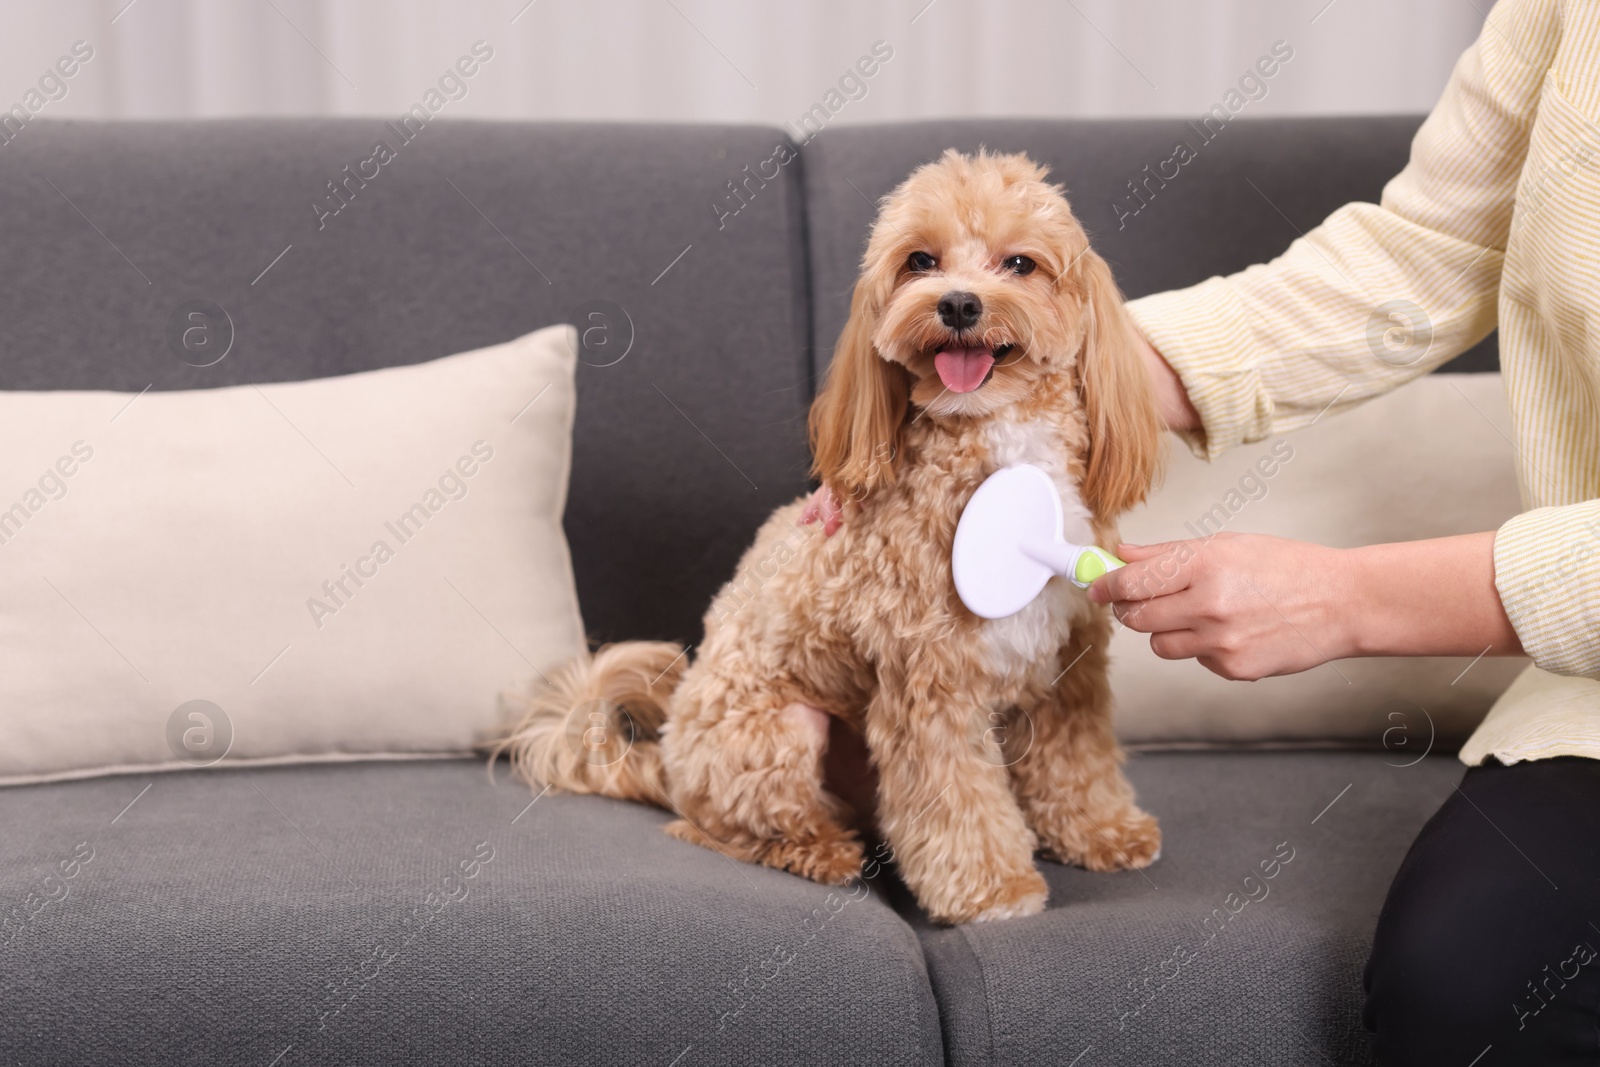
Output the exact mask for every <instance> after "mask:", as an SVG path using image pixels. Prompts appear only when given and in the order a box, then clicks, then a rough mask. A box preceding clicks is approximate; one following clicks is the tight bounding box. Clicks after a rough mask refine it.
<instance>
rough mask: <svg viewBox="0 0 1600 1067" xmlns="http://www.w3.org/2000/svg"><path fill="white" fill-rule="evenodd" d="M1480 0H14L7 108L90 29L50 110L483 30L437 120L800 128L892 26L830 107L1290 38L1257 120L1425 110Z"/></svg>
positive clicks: (227, 91) (359, 59)
mask: <svg viewBox="0 0 1600 1067" xmlns="http://www.w3.org/2000/svg"><path fill="white" fill-rule="evenodd" d="M1489 2H1490V0H1332V2H1331V3H1330V2H1329V0H933V2H932V3H931V4H930V3H928V0H533V2H532V3H528V2H527V0H132V3H131V4H130V3H129V0H6V2H5V3H4V4H3V5H0V106H9V105H10V104H12V103H17V102H21V101H22V100H23V98H24V96H25V94H27V93H28V92H29V90H30V89H33V88H35V87H36V86H37V84H38V81H39V79H40V77H41V76H43V75H45V74H46V72H47V70H48V68H50V67H51V65H52V64H53V63H54V62H55V61H56V59H57V58H58V57H59V56H62V55H67V54H68V53H69V51H70V49H71V47H72V45H73V43H74V42H75V41H79V40H82V41H84V42H87V44H88V45H89V46H90V47H92V48H93V50H94V55H93V58H92V59H91V60H90V61H89V62H87V63H85V64H83V65H82V67H81V69H79V70H78V71H77V72H76V73H75V74H74V75H73V77H72V78H71V79H64V80H63V81H62V82H61V83H60V84H61V86H63V87H64V89H65V95H64V96H60V95H59V94H60V89H58V88H57V87H56V83H54V82H49V83H48V84H47V86H46V88H47V90H48V91H49V92H50V93H52V94H55V95H58V96H59V99H54V100H50V101H49V102H48V103H46V104H45V106H44V108H43V110H42V113H43V114H46V115H51V116H57V117H77V118H119V119H120V118H128V119H143V118H190V117H221V116H238V115H383V116H391V115H395V114H398V113H399V112H401V111H403V110H405V109H406V108H408V107H409V106H410V105H411V104H413V103H415V102H417V101H418V100H419V99H421V98H422V96H423V94H424V93H425V92H426V90H428V89H429V88H430V87H434V86H436V85H437V84H438V81H439V79H440V77H441V75H444V74H445V72H446V70H447V68H448V67H449V66H450V65H451V64H452V63H454V62H455V61H456V60H457V59H458V58H459V57H461V56H464V55H468V54H469V51H470V48H471V46H472V45H473V43H474V42H476V41H480V40H481V41H483V42H485V44H486V45H487V46H488V47H489V48H491V49H493V58H492V59H491V60H489V61H488V62H487V63H485V64H483V65H482V67H481V69H479V70H478V71H477V73H476V74H475V75H474V76H473V77H472V78H471V79H470V80H468V81H467V82H466V86H465V87H466V95H465V96H464V97H463V98H461V99H459V100H454V101H452V102H450V103H449V104H448V106H446V107H445V108H444V113H445V114H447V115H451V116H456V117H475V118H499V119H573V120H636V121H685V122H751V123H766V124H780V123H784V122H789V123H794V122H795V121H796V120H798V118H799V116H800V115H801V114H802V113H803V112H805V111H806V110H807V109H808V108H810V107H811V106H812V105H813V104H816V103H819V102H823V101H824V99H825V97H826V94H827V93H828V92H829V90H830V89H834V88H836V87H837V85H838V82H839V79H840V77H841V75H843V74H845V73H846V71H847V70H848V69H849V68H850V67H851V66H852V64H854V63H855V62H856V61H857V59H858V58H859V57H861V56H864V55H867V54H869V53H870V52H871V50H872V47H873V45H874V43H875V42H878V41H882V42H885V45H886V46H887V47H888V48H890V49H892V50H893V58H892V59H890V60H889V61H888V62H886V63H884V64H882V67H881V69H880V70H878V71H877V72H876V73H875V74H874V75H873V77H872V78H871V79H869V80H865V81H864V86H865V95H861V90H860V89H855V88H854V87H853V86H850V85H847V88H851V89H852V91H853V92H854V93H855V95H857V96H858V97H859V99H852V100H848V101H847V102H846V103H845V105H844V106H843V107H842V108H841V109H840V110H839V113H838V115H837V116H836V117H835V118H834V119H833V121H835V122H882V121H891V120H901V119H916V118H932V117H944V116H1056V117H1065V116H1071V117H1100V116H1108V117H1125V116H1153V115H1184V116H1186V115H1193V114H1198V113H1199V112H1201V111H1204V110H1206V109H1207V108H1209V107H1210V106H1211V105H1212V104H1214V103H1217V102H1219V101H1220V100H1222V99H1223V97H1224V95H1225V94H1226V93H1227V92H1228V91H1229V90H1230V89H1233V88H1235V87H1237V86H1238V84H1239V81H1240V78H1241V76H1242V75H1244V74H1245V73H1246V72H1247V71H1248V70H1249V69H1250V68H1251V67H1252V66H1253V65H1254V64H1255V63H1256V61H1257V60H1258V58H1259V57H1261V56H1264V55H1267V54H1269V53H1270V52H1271V50H1272V47H1273V45H1274V43H1275V42H1278V41H1283V42H1285V43H1286V45H1287V46H1288V48H1290V49H1292V50H1293V58H1292V59H1291V60H1290V61H1289V62H1287V63H1285V64H1283V65H1282V66H1281V68H1280V69H1279V70H1278V71H1277V73H1276V74H1275V75H1274V76H1273V77H1272V78H1271V79H1270V80H1267V81H1265V82H1264V83H1263V88H1264V90H1265V95H1261V89H1254V88H1252V91H1253V92H1254V93H1255V95H1257V96H1259V99H1256V100H1252V101H1251V102H1250V103H1249V104H1248V105H1247V106H1246V107H1245V109H1244V113H1245V114H1248V115H1283V114H1349V113H1373V112H1418V111H1426V110H1427V109H1428V108H1430V107H1431V106H1432V105H1433V103H1434V101H1435V100H1436V99H1437V98H1438V95H1439V92H1440V90H1441V89H1442V88H1443V86H1444V83H1445V80H1446V78H1447V77H1448V75H1449V72H1450V69H1451V67H1452V65H1453V64H1454V63H1455V60H1456V58H1457V57H1458V56H1459V55H1460V53H1461V51H1462V50H1463V49H1464V48H1466V47H1467V45H1469V44H1470V43H1471V42H1472V40H1473V38H1474V37H1475V36H1476V34H1477V32H1478V30H1479V28H1480V27H1481V25H1482V22H1483V19H1484V15H1485V12H1487V10H1488V8H1489ZM844 95H845V94H843V93H841V94H840V97H841V98H842V97H844ZM835 99H839V98H835Z"/></svg>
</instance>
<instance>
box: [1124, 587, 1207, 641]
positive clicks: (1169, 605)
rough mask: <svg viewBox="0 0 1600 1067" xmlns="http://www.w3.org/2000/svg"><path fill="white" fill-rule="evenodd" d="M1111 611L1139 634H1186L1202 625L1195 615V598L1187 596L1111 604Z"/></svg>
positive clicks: (1190, 595) (1186, 593)
mask: <svg viewBox="0 0 1600 1067" xmlns="http://www.w3.org/2000/svg"><path fill="white" fill-rule="evenodd" d="M1111 611H1112V613H1113V614H1114V615H1116V617H1117V621H1118V622H1120V623H1122V625H1124V626H1126V627H1127V628H1128V629H1130V630H1137V631H1139V632H1140V633H1142V634H1159V633H1165V632H1168V631H1172V630H1189V629H1193V628H1194V627H1195V626H1197V625H1199V624H1200V623H1201V622H1203V621H1204V620H1202V619H1201V618H1200V617H1199V616H1198V615H1197V613H1196V611H1195V598H1194V595H1193V594H1192V593H1188V592H1184V593H1179V594H1176V595H1173V596H1158V597H1153V598H1151V599H1149V600H1124V601H1118V602H1113V603H1112V605H1111Z"/></svg>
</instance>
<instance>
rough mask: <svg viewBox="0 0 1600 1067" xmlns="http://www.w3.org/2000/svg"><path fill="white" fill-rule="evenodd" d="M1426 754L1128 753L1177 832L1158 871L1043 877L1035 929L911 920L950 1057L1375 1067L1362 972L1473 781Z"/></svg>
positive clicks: (1093, 1064) (1167, 840)
mask: <svg viewBox="0 0 1600 1067" xmlns="http://www.w3.org/2000/svg"><path fill="white" fill-rule="evenodd" d="M1415 758H1416V757H1415V755H1414V754H1413V755H1404V756H1402V755H1399V754H1396V753H1392V752H1377V753H1357V752H1282V751H1279V752H1231V753H1222V752H1183V753H1160V754H1155V753H1149V754H1144V755H1137V756H1134V757H1133V758H1132V759H1130V761H1129V764H1128V772H1129V776H1130V777H1131V779H1132V780H1133V783H1134V786H1135V787H1136V788H1137V789H1138V791H1139V798H1140V802H1141V804H1142V805H1143V806H1144V807H1145V808H1146V810H1148V811H1150V812H1152V813H1154V814H1155V815H1157V816H1158V817H1159V818H1160V819H1161V823H1162V829H1163V832H1164V840H1163V845H1162V856H1161V859H1159V860H1158V861H1157V862H1156V863H1155V864H1154V865H1152V866H1151V867H1150V868H1148V869H1147V870H1145V871H1142V872H1139V871H1129V872H1120V873H1117V874H1094V873H1091V872H1088V871H1084V870H1080V869H1078V868H1075V867H1064V866H1060V865H1057V864H1053V863H1043V864H1041V866H1042V868H1043V869H1044V871H1045V877H1046V878H1047V879H1048V881H1049V883H1050V904H1049V907H1048V908H1047V909H1046V911H1045V912H1044V913H1043V914H1041V915H1038V916H1034V917H1031V918H1027V919H1017V920H1012V921H1010V922H1002V923H992V924H986V925H980V926H967V927H961V928H954V929H949V928H939V927H933V926H930V925H928V924H927V923H926V922H924V921H921V920H920V919H914V922H916V923H917V924H918V926H919V933H920V935H921V937H922V942H923V950H924V952H925V953H926V955H927V960H928V969H929V974H930V977H931V978H932V980H933V985H934V989H935V991H936V993H937V995H938V999H939V1006H940V1010H941V1014H942V1016H943V1019H944V1025H945V1043H946V1054H947V1058H948V1061H949V1062H950V1063H952V1064H1018V1065H1029V1067H1031V1065H1035V1064H1042V1063H1052V1064H1062V1065H1065V1064H1069V1063H1070V1064H1077V1065H1078V1067H1109V1065H1112V1064H1131V1065H1139V1067H1148V1065H1149V1064H1155V1063H1182V1064H1187V1065H1193V1067H1204V1065H1210V1064H1216V1065H1232V1064H1239V1063H1275V1064H1285V1065H1291V1064H1307V1065H1319V1067H1326V1065H1327V1064H1354V1063H1366V1062H1368V1056H1367V1039H1366V1034H1365V1032H1364V1031H1363V1029H1362V1027H1361V1018H1360V1014H1361V1002H1362V991H1361V971H1362V968H1363V967H1364V966H1365V963H1366V958H1367V950H1368V948H1369V947H1370V944H1371V938H1372V931H1373V928H1374V926H1375V925H1376V923H1377V917H1378V910H1379V908H1380V907H1381V906H1382V904H1383V898H1384V894H1385V892H1386V891H1387V890H1388V887H1389V881H1390V879H1391V878H1392V877H1393V875H1394V872H1395V870H1396V869H1397V868H1398V867H1399V866H1400V861H1401V859H1402V858H1403V856H1404V855H1405V852H1406V849H1407V848H1408V847H1409V845H1410V843H1411V841H1412V839H1413V838H1414V837H1415V836H1416V834H1417V832H1418V831H1419V830H1420V829H1421V828H1422V825H1423V823H1424V822H1426V821H1427V819H1428V817H1429V816H1430V815H1432V813H1433V812H1434V811H1435V810H1436V809H1437V808H1438V807H1439V805H1440V804H1441V803H1442V802H1443V801H1444V799H1445V798H1446V797H1447V796H1448V795H1449V794H1450V792H1451V791H1452V789H1453V788H1454V787H1455V784H1456V783H1457V782H1458V781H1459V780H1460V778H1461V775H1462V773H1463V768H1462V766H1461V765H1460V764H1459V763H1458V762H1456V761H1455V760H1453V759H1450V758H1448V757H1430V758H1427V759H1423V760H1421V761H1420V762H1418V763H1415V765H1412V766H1406V764H1410V763H1412V761H1413V760H1414V759H1415ZM1330 804H1331V806H1330ZM1080 1056H1081V1059H1074V1057H1080Z"/></svg>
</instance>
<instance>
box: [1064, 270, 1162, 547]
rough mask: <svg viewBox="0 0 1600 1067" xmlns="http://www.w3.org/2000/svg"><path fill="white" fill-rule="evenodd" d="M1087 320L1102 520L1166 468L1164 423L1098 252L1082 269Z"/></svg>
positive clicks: (1083, 388) (1085, 373) (1088, 409)
mask: <svg viewBox="0 0 1600 1067" xmlns="http://www.w3.org/2000/svg"><path fill="white" fill-rule="evenodd" d="M1077 273H1078V280H1079V283H1080V285H1081V287H1082V290H1083V306H1084V313H1085V314H1086V315H1087V316H1088V322H1087V323H1086V327H1085V332H1084V342H1083V351H1082V352H1081V353H1080V354H1079V356H1078V389H1079V393H1080V395H1081V397H1082V399H1083V407H1084V411H1085V413H1086V414H1087V416H1088V419H1089V463H1088V470H1087V472H1086V473H1085V475H1084V482H1083V496H1084V503H1085V504H1087V505H1088V506H1089V510H1090V511H1092V512H1093V513H1094V514H1095V515H1097V516H1100V517H1102V518H1110V517H1113V516H1115V515H1118V514H1121V513H1122V512H1124V511H1127V510H1128V509H1129V508H1131V507H1133V506H1134V505H1135V504H1137V503H1139V502H1140V501H1141V500H1143V499H1144V497H1145V494H1146V493H1147V492H1149V490H1150V487H1151V485H1152V484H1153V483H1154V482H1155V479H1156V477H1157V475H1158V474H1159V473H1160V468H1161V421H1160V417H1159V416H1158V414H1157V412H1156V405H1155V394H1154V391H1153V390H1152V388H1151V385H1150V377H1149V372H1148V371H1147V370H1146V369H1145V366H1144V363H1143V361H1142V359H1141V357H1140V354H1139V349H1138V347H1137V345H1136V343H1135V339H1134V338H1135V334H1134V330H1135V329H1136V327H1135V326H1134V325H1133V321H1132V320H1131V319H1130V318H1129V317H1128V313H1127V312H1126V311H1125V310H1124V309H1123V307H1122V293H1121V292H1119V291H1118V289H1117V283H1116V280H1115V279H1114V278H1113V277H1112V275H1111V268H1110V267H1109V266H1107V265H1106V261H1105V260H1103V259H1101V258H1100V257H1099V255H1097V254H1096V253H1095V252H1094V251H1093V250H1090V251H1086V252H1084V253H1083V255H1082V256H1081V257H1080V258H1079V260H1078V264H1077Z"/></svg>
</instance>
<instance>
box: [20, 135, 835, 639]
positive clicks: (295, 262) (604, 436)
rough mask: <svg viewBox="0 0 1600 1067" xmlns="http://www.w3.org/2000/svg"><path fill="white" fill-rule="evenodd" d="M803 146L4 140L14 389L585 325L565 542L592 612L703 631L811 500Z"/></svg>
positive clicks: (289, 365) (166, 385) (312, 369)
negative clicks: (735, 188)
mask: <svg viewBox="0 0 1600 1067" xmlns="http://www.w3.org/2000/svg"><path fill="white" fill-rule="evenodd" d="M407 137H409V140H408V139H407ZM782 139H783V135H782V134H781V133H778V132H776V131H772V130H765V129H759V128H750V127H721V126H719V127H696V126H665V125H653V126H649V125H638V126H631V125H592V124H522V123H486V122H444V121H431V122H429V123H428V124H426V125H425V126H421V127H420V128H419V127H417V126H416V125H415V120H413V125H412V126H410V127H408V128H406V129H405V130H401V129H399V128H398V124H397V123H388V122H385V121H384V120H381V119H338V120H244V121H234V120H229V121H219V122H179V123H165V122H153V123H152V122H127V123H115V122H113V123H99V122H51V121H48V120H41V121H38V122H34V123H29V125H28V126H27V128H26V129H25V130H24V131H23V132H22V133H21V134H19V135H18V136H16V137H15V138H13V139H12V140H11V141H10V142H9V143H7V144H5V145H4V147H3V148H0V233H3V234H4V235H5V241H6V255H5V256H4V257H0V323H4V328H3V329H0V389H114V390H125V391H129V392H138V391H139V390H141V389H144V388H146V387H149V388H151V389H155V390H171V389H191V388H205V387H210V386H221V385H236V384H242V383H260V382H270V381H285V380H294V379H304V378H315V377H322V376H327V375H334V374H345V373H350V372H353V371H362V370H370V369H373V368H377V367H385V366H394V365H400V364H411V363H418V362H422V361H424V360H429V359H435V358H438V357H440V356H444V355H447V354H449V353H451V352H459V351H463V350H466V349H471V348H476V347H481V346H485V345H491V344H496V343H499V342H503V341H507V340H510V339H511V338H513V337H517V336H520V335H522V334H524V333H527V332H528V331H530V330H533V329H536V328H539V327H542V326H548V325H552V324H555V323H558V322H567V321H575V320H578V319H580V318H581V319H583V321H582V322H576V321H575V324H576V325H579V326H580V327H581V328H586V329H588V330H589V332H588V333H587V335H586V336H587V340H588V341H589V342H590V344H589V346H588V347H587V349H586V351H585V352H583V353H582V354H581V360H582V362H581V363H580V366H579V373H578V416H577V428H576V431H575V447H574V456H573V465H572V486H571V493H570V497H569V502H568V507H567V514H566V522H565V526H566V530H567V534H568V537H569V540H570V541H571V545H572V555H573V562H574V566H575V569H576V573H577V582H578V588H579V593H580V597H581V602H582V605H583V612H584V619H585V622H586V624H587V627H588V629H589V632H590V634H591V636H593V637H597V638H603V639H616V638H623V637H676V638H683V639H691V640H692V639H693V638H694V636H695V634H696V633H697V632H698V630H699V617H700V614H701V612H703V611H704V610H705V606H706V605H707V604H708V603H709V602H710V600H711V596H712V594H713V592H714V591H715V590H716V588H717V586H718V585H719V584H720V583H721V582H723V581H724V580H726V578H727V576H728V575H729V574H731V573H732V571H733V567H734V564H735V562H736V561H737V559H738V556H739V553H740V552H741V551H742V550H743V549H744V547H745V546H746V543H747V542H748V539H749V537H750V535H751V533H752V532H753V531H754V529H755V527H756V526H757V525H758V524H759V522H760V521H761V519H762V518H763V517H764V516H765V515H766V514H767V512H769V511H770V510H771V509H772V508H773V507H774V506H776V505H777V504H779V503H781V502H783V501H785V500H788V499H792V498H793V497H794V496H795V495H796V494H798V493H799V492H801V491H802V490H803V489H804V488H805V471H806V467H807V459H806V453H805V444H804V434H803V431H802V427H801V425H800V420H801V419H802V417H803V412H804V395H803V394H804V393H805V392H806V391H807V389H808V385H807V380H806V374H807V366H806V351H807V347H808V330H809V323H808V321H807V316H806V311H805V309H806V301H805V292H806V278H805V275H804V269H803V264H804V249H803V243H802V230H801V226H802V218H803V215H802V205H801V195H800V179H799V175H798V171H797V168H796V167H794V166H792V165H783V164H780V163H776V162H773V160H774V156H775V155H781V154H780V153H777V152H776V148H777V146H778V145H779V143H780V142H781V141H782ZM380 143H381V144H382V145H384V146H385V148H386V151H380V150H378V146H379V145H380ZM785 158H786V157H785ZM791 162H792V161H791ZM746 166H748V167H749V168H750V172H751V173H754V174H755V175H756V177H755V178H754V179H753V180H752V179H750V178H748V177H747V175H746V172H745V170H744V168H745V167H746ZM762 173H767V174H772V175H774V176H773V177H772V178H770V179H762V178H761V177H760V175H761V174H762ZM734 178H739V179H740V180H741V181H743V182H747V183H748V185H746V186H745V188H746V189H747V190H748V191H747V192H746V193H745V199H744V200H742V201H741V200H730V199H729V197H730V194H729V190H728V188H727V185H726V183H727V182H728V181H730V180H731V179H734ZM335 186H337V190H336V189H335V188H334V187H335ZM719 200H720V201H723V202H725V203H734V204H742V205H744V206H742V209H741V210H740V211H739V212H738V213H737V214H736V215H731V214H728V213H726V212H723V213H719V212H718V211H717V210H716V209H714V208H713V204H714V203H716V202H717V201H719ZM594 301H609V305H597V304H594V303H592V302H594ZM196 302H205V303H204V304H196ZM216 308H220V309H222V311H223V312H225V313H226V316H227V319H228V320H229V321H231V334H232V337H231V348H229V349H228V350H227V353H226V355H225V357H224V358H222V359H221V361H220V362H216V363H214V364H212V365H210V366H204V367H197V366H191V365H189V363H196V362H205V361H206V360H207V359H209V358H210V357H211V356H212V355H215V354H216V353H217V352H218V351H219V350H220V349H222V348H223V347H224V341H225V340H226V335H227V333H228V331H229V326H228V324H227V322H224V321H223V319H222V317H221V315H220V314H219V313H218V312H217V311H216V310H215V309H216ZM608 308H609V314H608V315H606V316H605V318H603V319H595V318H593V316H592V315H591V314H590V313H591V312H593V311H595V310H596V309H599V310H601V311H602V313H604V312H605V311H606V310H607V309H608ZM618 308H620V309H621V313H620V314H619V313H618V312H617V310H616V309H618ZM196 313H198V314H199V315H200V316H201V317H200V318H199V319H195V318H194V317H193V316H194V315H195V314H196ZM630 321H631V327H630V325H629V322H630ZM629 333H631V334H632V340H631V348H629V347H628V343H627V340H628V338H627V335H628V334H629ZM186 340H187V342H188V343H189V345H191V346H192V350H191V349H189V348H185V347H184V345H185V341H186ZM602 341H607V342H609V343H607V344H604V345H602V344H601V343H600V342H602ZM207 343H209V344H210V345H211V347H210V348H207V347H206V344H207ZM624 349H626V355H625V356H624V357H622V358H621V359H620V361H617V362H613V361H614V360H617V358H618V355H619V353H620V352H622V351H623V350H624ZM180 352H181V353H183V354H184V356H185V358H186V359H187V360H188V362H185V360H184V359H180V358H179V354H178V353H180ZM602 364H610V365H602Z"/></svg>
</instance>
